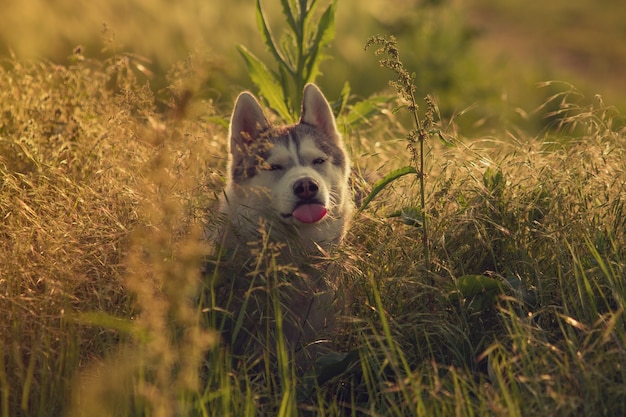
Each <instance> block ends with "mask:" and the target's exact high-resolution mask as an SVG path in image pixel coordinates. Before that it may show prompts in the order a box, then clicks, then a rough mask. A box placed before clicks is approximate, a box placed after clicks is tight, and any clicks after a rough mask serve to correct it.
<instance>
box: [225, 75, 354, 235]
mask: <svg viewBox="0 0 626 417" xmlns="http://www.w3.org/2000/svg"><path fill="white" fill-rule="evenodd" d="M230 154H231V156H230V163H229V184H230V186H231V188H233V190H235V192H237V193H248V194H250V193H254V194H255V196H254V197H253V200H255V201H249V200H248V199H247V198H246V197H242V198H240V199H239V203H240V204H259V205H262V206H264V209H268V208H269V209H270V210H271V211H273V214H274V215H275V217H278V218H279V219H281V221H282V222H284V223H290V224H294V225H296V226H302V227H305V225H312V224H317V223H319V222H323V221H325V220H326V219H327V218H334V217H337V216H338V215H341V213H340V212H341V211H342V210H344V209H345V207H344V204H345V203H346V200H347V199H348V197H347V194H348V190H347V188H348V187H347V181H348V173H349V161H348V157H347V155H346V153H345V151H344V149H343V144H342V139H341V135H340V134H339V132H338V131H337V127H336V125H335V119H334V116H333V114H332V111H331V108H330V105H329V104H328V102H327V101H326V98H324V96H323V95H322V93H321V92H320V90H319V89H318V88H317V87H316V86H315V85H314V84H308V85H307V86H306V87H305V89H304V93H303V99H302V114H301V118H300V121H299V122H298V123H297V124H295V125H288V126H280V127H274V126H272V125H271V124H270V123H269V122H268V120H267V118H266V117H265V115H264V113H263V110H262V109H261V106H260V105H259V103H258V101H257V100H256V99H255V98H254V96H253V95H251V94H250V93H247V92H244V93H242V94H240V95H239V97H238V99H237V102H236V104H235V108H234V111H233V115H232V118H231V122H230Z"/></svg>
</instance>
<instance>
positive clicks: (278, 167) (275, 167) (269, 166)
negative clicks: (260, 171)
mask: <svg viewBox="0 0 626 417" xmlns="http://www.w3.org/2000/svg"><path fill="white" fill-rule="evenodd" d="M281 169H283V166H282V165H278V164H267V165H266V167H265V170H266V171H280V170H281Z"/></svg>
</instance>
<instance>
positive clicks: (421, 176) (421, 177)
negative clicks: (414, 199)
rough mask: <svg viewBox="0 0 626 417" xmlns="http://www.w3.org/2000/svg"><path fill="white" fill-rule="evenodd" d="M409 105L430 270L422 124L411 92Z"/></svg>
mask: <svg viewBox="0 0 626 417" xmlns="http://www.w3.org/2000/svg"><path fill="white" fill-rule="evenodd" d="M411 104H412V106H413V109H412V110H413V111H412V112H411V113H413V120H414V121H415V127H416V128H417V139H418V140H419V143H420V150H419V153H420V162H419V163H420V167H419V180H420V206H421V209H422V210H421V211H422V243H423V246H424V263H425V265H426V269H427V270H429V269H430V250H429V247H428V246H429V242H428V226H427V223H426V191H425V190H424V188H425V187H424V185H425V180H424V177H425V175H424V140H425V137H424V129H423V128H422V123H421V121H420V119H419V116H418V115H417V103H416V101H415V95H414V94H413V91H411Z"/></svg>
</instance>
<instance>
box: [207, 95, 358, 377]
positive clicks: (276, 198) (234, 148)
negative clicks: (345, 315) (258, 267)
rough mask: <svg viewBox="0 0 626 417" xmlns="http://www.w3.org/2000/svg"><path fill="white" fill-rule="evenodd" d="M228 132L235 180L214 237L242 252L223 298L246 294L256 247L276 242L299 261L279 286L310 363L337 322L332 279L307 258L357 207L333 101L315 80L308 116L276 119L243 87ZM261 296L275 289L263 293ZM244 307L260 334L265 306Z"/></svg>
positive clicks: (290, 332) (305, 104) (337, 233)
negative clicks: (302, 211)
mask: <svg viewBox="0 0 626 417" xmlns="http://www.w3.org/2000/svg"><path fill="white" fill-rule="evenodd" d="M229 138H230V159H229V164H228V180H227V185H226V189H225V191H224V194H223V197H222V199H221V201H220V212H221V214H222V216H223V217H224V220H225V221H224V222H223V225H222V226H221V227H220V228H219V229H218V231H217V234H216V236H214V237H215V238H216V240H217V243H218V244H219V246H220V247H221V248H223V249H225V251H226V252H227V253H231V254H232V253H234V254H236V255H233V257H232V258H230V259H231V261H230V264H229V265H228V266H227V267H226V268H227V269H228V273H227V274H226V275H227V276H228V279H229V280H230V283H229V282H226V283H225V284H227V285H226V286H223V291H225V292H224V293H222V295H221V296H220V298H223V299H230V298H231V296H232V295H233V294H232V291H233V290H236V289H237V288H238V287H239V288H242V289H244V290H248V294H249V285H251V284H249V283H248V282H249V281H248V280H249V278H248V277H249V276H250V275H247V274H246V271H245V270H242V269H243V267H242V266H241V265H243V264H245V263H246V262H248V260H250V259H254V256H252V255H253V254H252V253H251V251H250V247H251V246H253V244H255V243H258V242H259V240H260V239H262V238H263V239H268V238H269V239H270V240H271V241H273V242H278V243H279V245H274V247H275V248H276V247H278V248H279V250H280V251H281V253H280V255H279V258H280V261H281V262H288V263H291V264H292V265H297V266H298V267H299V269H298V271H297V273H295V274H291V275H289V276H288V277H287V278H286V279H288V280H289V281H288V283H289V285H287V286H282V287H281V288H283V289H284V290H283V291H282V293H281V295H280V297H281V305H282V306H283V307H282V313H283V316H284V317H283V336H284V338H285V340H286V341H287V344H288V346H290V348H291V349H292V350H293V351H294V352H298V354H297V355H296V356H297V363H298V366H299V367H300V368H304V367H306V366H308V365H310V364H311V362H312V357H314V356H315V355H316V354H318V353H319V352H320V347H319V346H320V344H318V343H313V344H312V345H311V343H312V342H315V341H317V340H319V336H320V334H321V333H323V332H324V331H327V330H329V329H330V328H332V325H333V322H334V319H335V317H334V316H335V314H336V309H335V307H334V306H333V301H334V298H335V297H334V294H333V287H334V285H333V284H332V283H329V280H327V279H325V277H323V276H322V274H320V273H319V269H316V268H314V267H313V268H311V267H310V265H311V264H312V263H317V262H319V261H318V259H319V258H317V257H315V255H320V252H321V253H324V252H328V251H329V250H330V249H331V248H332V247H333V246H334V245H337V244H338V243H339V242H340V241H341V240H342V238H343V236H344V234H345V232H346V228H347V226H348V222H349V220H350V218H351V215H352V211H353V200H352V197H351V192H350V187H349V174H350V161H349V158H348V155H347V153H346V151H345V148H344V145H343V141H342V137H341V135H340V134H339V132H338V130H337V126H336V124H335V119H334V116H333V114H332V111H331V108H330V105H329V104H328V102H327V100H326V98H325V97H324V96H323V95H322V93H321V92H320V90H319V89H318V88H317V87H316V86H315V85H314V84H308V85H307V86H306V87H305V89H304V92H303V99H302V114H301V118H300V121H299V122H298V123H297V124H294V125H281V126H272V125H271V124H270V122H269V121H268V120H267V118H266V117H265V115H264V113H263V110H262V109H261V106H260V105H259V103H258V101H257V100H256V99H255V98H254V96H253V95H252V94H250V93H248V92H244V93H241V94H240V95H239V97H238V98H237V101H236V104H235V108H234V110H233V114H232V118H231V122H230V131H229ZM302 206H306V207H312V208H313V211H312V212H310V213H311V214H310V216H301V215H296V213H297V211H296V210H297V209H298V208H299V207H302ZM306 207H305V208H306ZM322 207H323V209H322ZM324 213H325V215H323V214H324ZM298 219H300V220H298ZM257 247H258V246H257ZM257 256H258V254H257ZM232 259H234V261H233V260H232ZM237 281H239V283H238V282H237ZM254 294H257V296H260V297H265V296H266V295H265V294H267V297H269V296H270V295H269V293H267V292H265V291H260V292H254ZM233 299H234V300H236V299H237V297H236V296H235V297H234V298H233ZM240 300H242V299H240ZM218 301H219V300H218ZM262 302H270V300H269V299H265V301H262ZM251 304H256V305H261V304H259V302H258V299H257V300H256V301H255V303H252V302H243V301H235V302H234V303H231V305H230V306H227V307H224V308H227V309H228V310H232V309H235V310H237V309H238V310H239V312H238V313H235V314H242V311H241V309H242V308H244V309H245V308H246V307H245V306H250V305H251ZM243 314H244V317H246V319H245V320H247V321H246V323H247V324H246V325H245V326H246V328H247V329H248V331H249V332H250V333H251V334H254V331H255V330H254V329H255V328H256V327H257V326H259V323H258V320H259V319H258V317H250V315H252V316H255V314H258V310H254V311H252V312H250V314H248V312H247V311H243ZM270 327H271V325H270ZM270 337H275V335H274V336H270ZM231 343H233V345H234V346H233V349H235V350H236V351H237V350H238V348H237V345H244V346H246V347H243V348H240V349H239V351H240V352H241V351H242V350H243V351H247V350H248V349H250V346H251V344H250V343H252V345H253V346H256V347H253V348H252V349H253V350H255V351H256V352H257V353H258V351H259V350H265V349H267V346H268V343H267V341H266V342H265V343H258V341H257V338H256V337H252V338H251V339H250V338H248V339H247V340H244V341H241V340H239V339H238V340H237V341H231ZM269 345H275V343H269ZM311 346H313V347H311Z"/></svg>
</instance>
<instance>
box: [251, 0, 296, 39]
mask: <svg viewBox="0 0 626 417" xmlns="http://www.w3.org/2000/svg"><path fill="white" fill-rule="evenodd" d="M259 1H260V0H259ZM280 3H281V5H282V6H283V14H284V15H285V16H286V17H287V24H288V25H289V27H291V30H293V31H294V32H296V31H297V30H298V29H297V28H298V26H297V25H296V20H295V19H294V17H293V13H292V11H291V6H290V5H289V0H281V1H280ZM257 7H259V6H257ZM259 8H260V7H259Z"/></svg>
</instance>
